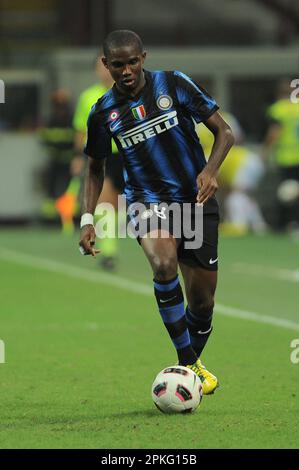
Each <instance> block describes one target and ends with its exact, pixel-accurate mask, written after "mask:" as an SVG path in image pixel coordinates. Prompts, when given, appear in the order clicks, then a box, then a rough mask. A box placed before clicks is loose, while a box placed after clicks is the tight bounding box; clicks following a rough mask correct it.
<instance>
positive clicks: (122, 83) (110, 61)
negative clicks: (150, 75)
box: [102, 46, 146, 93]
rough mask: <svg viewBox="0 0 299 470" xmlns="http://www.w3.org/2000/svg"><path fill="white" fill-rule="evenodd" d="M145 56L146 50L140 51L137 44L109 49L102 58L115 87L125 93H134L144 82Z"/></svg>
mask: <svg viewBox="0 0 299 470" xmlns="http://www.w3.org/2000/svg"><path fill="white" fill-rule="evenodd" d="M145 56H146V52H140V50H139V48H138V47H137V46H126V47H121V48H118V49H112V50H110V52H109V56H108V57H103V59H102V60H103V64H104V65H105V67H106V68H107V69H108V70H109V72H110V74H111V76H112V78H113V80H114V81H115V83H116V85H117V87H118V88H119V89H120V90H122V91H124V92H125V93H134V92H136V91H139V89H140V88H141V87H142V85H143V82H144V74H143V71H142V66H143V64H144V60H145Z"/></svg>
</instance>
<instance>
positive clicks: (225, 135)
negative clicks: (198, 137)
mask: <svg viewBox="0 0 299 470" xmlns="http://www.w3.org/2000/svg"><path fill="white" fill-rule="evenodd" d="M204 124H205V126H206V127H207V128H208V129H209V130H210V131H211V132H212V133H213V135H214V144H213V147H212V150H211V155H210V157H209V159H208V163H207V164H206V166H205V168H204V169H203V170H202V171H201V173H199V175H198V176H197V185H198V188H199V190H198V194H197V202H198V203H199V204H204V203H205V202H207V201H208V200H209V199H210V198H211V197H212V196H213V195H214V194H215V193H216V191H217V189H218V183H217V179H216V176H217V172H218V170H219V168H220V166H221V163H222V162H223V161H224V159H225V157H226V155H227V154H228V152H229V150H230V148H231V147H232V146H233V144H234V141H235V140H234V136H233V133H232V130H231V128H230V126H229V125H228V124H227V122H225V121H224V119H223V118H222V117H221V116H220V114H219V113H218V112H215V113H213V114H212V115H211V116H210V117H209V118H208V119H207V120H206V121H204Z"/></svg>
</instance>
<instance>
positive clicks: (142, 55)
mask: <svg viewBox="0 0 299 470" xmlns="http://www.w3.org/2000/svg"><path fill="white" fill-rule="evenodd" d="M141 57H142V59H141V62H142V64H144V61H145V59H146V51H144V52H142V54H141Z"/></svg>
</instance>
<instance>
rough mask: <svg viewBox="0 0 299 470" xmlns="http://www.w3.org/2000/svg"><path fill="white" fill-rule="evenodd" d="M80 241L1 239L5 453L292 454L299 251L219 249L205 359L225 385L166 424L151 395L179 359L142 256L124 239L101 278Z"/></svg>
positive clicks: (32, 234)
mask: <svg viewBox="0 0 299 470" xmlns="http://www.w3.org/2000/svg"><path fill="white" fill-rule="evenodd" d="M77 238H78V234H77V235H76V236H75V237H74V238H72V237H70V238H67V237H63V236H62V235H60V233H59V232H58V231H55V230H45V231H41V230H32V229H26V230H24V229H23V230H4V229H2V230H1V233H0V266H1V267H0V275H1V316H0V339H1V340H3V341H4V342H5V353H6V357H5V359H6V362H5V363H4V364H0V396H1V419H0V447H1V448H98V449H104V448H106V449H113V448H144V449H146V448H157V449H161V448H164V449H165V448H178V449H180V448H199V449H200V448H298V446H299V434H298V415H299V387H298V385H299V364H293V363H292V362H291V360H290V355H291V352H292V350H291V347H290V343H291V341H292V340H293V339H294V338H299V320H298V287H299V284H298V281H299V277H298V276H297V277H296V274H294V273H296V270H297V272H298V269H299V266H298V265H299V257H298V248H299V246H298V243H295V242H293V241H291V240H290V239H288V238H286V237H282V236H274V235H267V236H264V237H260V238H256V237H245V238H242V239H233V238H230V239H229V238H227V239H226V238H223V239H221V242H220V260H221V262H220V273H219V285H218V290H217V298H216V302H217V303H218V305H219V307H218V311H217V308H216V312H215V321H214V332H213V335H212V336H211V338H210V341H209V343H208V346H207V348H206V350H205V352H204V355H203V360H204V363H205V364H206V366H207V367H208V368H209V369H210V370H211V371H212V372H214V373H215V374H216V375H217V376H218V377H219V379H220V382H221V387H220V388H219V389H218V390H217V392H216V393H215V394H214V395H213V396H209V397H204V398H203V401H202V404H201V406H200V408H199V409H198V410H197V411H196V412H195V413H194V414H192V415H172V416H168V415H163V414H161V413H159V411H158V410H157V409H156V408H155V407H154V405H153V403H152V401H151V396H150V388H151V384H152V381H153V379H154V377H155V375H156V374H157V373H158V372H159V371H160V370H161V369H162V368H163V367H165V366H168V365H172V364H173V363H174V362H175V361H176V355H175V351H174V349H173V346H172V344H171V342H170V340H169V339H168V336H167V333H166V331H165V330H164V326H163V324H162V321H161V319H160V316H159V313H158V312H157V309H156V305H155V299H154V296H153V295H151V294H150V291H151V288H152V282H151V279H152V275H151V272H150V269H149V267H148V265H147V261H146V259H145V258H144V256H143V254H142V252H141V249H140V248H139V246H138V245H137V243H136V242H134V241H132V240H122V241H121V243H120V269H119V272H118V273H117V274H116V275H113V274H112V275H107V274H103V272H102V271H101V270H100V269H99V268H98V264H97V261H95V260H93V259H91V258H90V257H83V256H81V255H80V254H79V251H78V248H77ZM296 253H297V255H296ZM119 278H121V280H120V279H119ZM120 285H121V287H119V286H120ZM223 306H225V307H227V309H228V310H227V311H228V315H224V313H225V312H224V311H223ZM230 309H232V310H231V312H230ZM244 311H245V313H246V312H247V317H248V318H240V316H242V312H244ZM248 312H249V314H248ZM254 313H255V314H256V316H254V315H253V314H254ZM233 315H235V316H233ZM262 315H264V316H267V318H266V320H265V321H266V323H263V322H261V321H262V319H263V317H261V316H262ZM269 317H270V318H269ZM275 319H277V320H278V323H277V324H276V323H275ZM279 320H281V321H285V323H283V324H282V325H279ZM287 320H289V321H290V323H286V321H287Z"/></svg>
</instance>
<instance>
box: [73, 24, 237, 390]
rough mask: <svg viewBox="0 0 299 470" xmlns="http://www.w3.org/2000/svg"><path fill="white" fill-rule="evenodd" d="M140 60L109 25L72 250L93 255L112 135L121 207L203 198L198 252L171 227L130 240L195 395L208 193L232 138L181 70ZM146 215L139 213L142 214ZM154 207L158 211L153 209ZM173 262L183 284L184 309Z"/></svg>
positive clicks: (208, 257) (206, 320)
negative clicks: (198, 129) (208, 141)
mask: <svg viewBox="0 0 299 470" xmlns="http://www.w3.org/2000/svg"><path fill="white" fill-rule="evenodd" d="M145 58H146V52H145V51H144V49H143V44H142V41H141V39H140V37H139V36H138V35H137V34H135V33H134V32H132V31H127V30H118V31H114V32H112V33H110V34H109V35H108V36H107V38H106V39H105V41H104V58H103V63H104V65H105V67H107V69H108V70H109V72H110V73H111V76H112V77H113V79H114V81H115V85H114V86H113V88H112V89H111V90H110V91H109V92H108V93H106V94H105V95H104V96H103V97H102V98H101V99H100V100H99V101H98V102H97V103H96V104H95V106H94V107H93V109H92V110H91V113H90V115H89V119H88V140H87V144H86V147H85V153H86V155H87V156H88V171H87V174H86V180H85V190H84V211H85V213H84V214H83V215H82V218H81V228H82V231H81V239H80V242H79V244H80V251H81V252H83V254H91V255H92V256H96V254H97V253H98V252H99V250H97V249H96V248H95V246H94V241H95V230H94V226H93V213H94V210H95V207H96V202H97V199H98V195H99V193H100V192H101V189H102V184H103V175H104V161H105V159H106V158H107V157H108V156H109V154H110V152H111V138H112V137H113V138H114V140H115V142H116V144H117V146H118V149H119V152H120V153H121V154H122V156H123V159H124V165H125V172H126V175H125V176H126V178H125V179H126V187H125V195H126V198H127V201H128V203H129V204H131V203H134V202H142V203H144V204H145V205H149V204H151V203H160V202H162V203H165V202H166V203H169V202H177V203H179V204H181V205H183V204H184V203H185V202H186V203H192V204H193V206H194V207H195V205H196V204H201V205H203V219H204V220H203V244H202V246H201V247H200V248H199V249H194V250H191V249H185V245H182V239H180V238H178V237H174V236H172V233H171V232H170V233H169V234H168V235H169V236H168V237H165V233H164V232H163V231H162V230H160V229H158V230H156V231H155V232H154V233H153V232H151V233H147V234H145V236H143V237H139V242H140V244H141V247H142V248H143V251H144V253H145V255H146V257H147V259H148V260H149V262H150V264H151V267H152V270H153V274H154V292H155V296H156V300H157V304H158V308H159V311H160V314H161V316H162V320H163V322H164V324H165V327H166V328H167V330H168V333H169V336H170V338H171V340H172V342H173V344H174V346H175V348H176V351H177V356H178V361H179V364H180V365H183V366H187V367H189V368H190V369H192V370H193V371H194V372H195V373H196V374H197V375H198V376H199V377H200V378H201V381H202V383H203V392H204V393H205V394H210V393H213V392H214V390H215V388H216V387H217V385H218V380H217V378H216V377H215V376H214V375H213V374H211V373H210V372H209V371H208V370H207V369H206V368H205V367H204V366H203V364H202V363H201V361H200V359H199V356H200V355H201V353H202V350H203V348H204V346H205V344H206V342H207V340H208V338H209V335H210V333H211V331H212V315H213V306H214V294H215V289H216V282H217V265H218V254H217V241H218V221H219V215H218V205H217V201H216V199H215V197H214V194H215V192H216V190H217V181H216V175H217V171H218V168H219V166H220V165H221V162H222V161H223V160H224V158H225V156H226V154H227V152H228V151H229V149H230V148H231V146H232V145H233V142H234V138H233V135H232V132H231V129H230V127H229V126H228V125H227V124H226V122H225V121H224V120H223V119H222V118H221V116H220V115H219V114H218V113H217V110H218V106H217V104H216V102H215V101H214V99H213V98H211V97H210V96H209V95H208V94H207V93H206V92H205V91H204V90H203V89H202V88H201V87H200V86H199V85H197V84H196V83H195V82H194V81H193V80H192V79H191V78H189V77H188V76H186V75H185V74H183V73H181V72H177V71H175V72H164V71H156V72H150V71H147V70H144V69H143V64H144V61H145ZM193 119H194V120H195V121H196V122H201V121H202V122H204V123H205V125H206V126H207V127H208V128H209V129H210V130H211V131H212V132H213V134H214V137H215V140H214V145H213V148H212V152H211V156H210V158H209V160H208V163H206V160H205V157H204V154H203V151H202V147H201V145H200V143H199V140H198V137H197V135H196V133H195V130H194V121H193ZM157 123H159V124H157ZM183 207H184V206H183ZM183 210H184V209H183ZM151 214H152V212H151V211H149V210H147V211H146V214H145V216H146V217H147V215H149V216H151ZM158 214H160V216H162V211H161V213H160V212H159V211H157V215H158ZM178 266H179V267H180V269H181V272H182V275H183V279H184V283H185V288H186V297H187V302H188V306H187V307H186V310H185V309H184V298H183V292H182V289H181V285H180V281H179V278H178Z"/></svg>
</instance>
